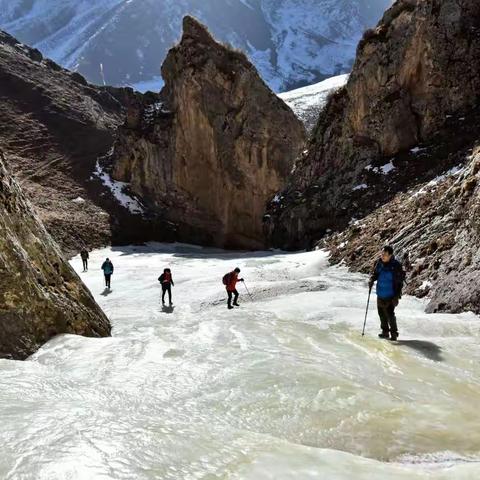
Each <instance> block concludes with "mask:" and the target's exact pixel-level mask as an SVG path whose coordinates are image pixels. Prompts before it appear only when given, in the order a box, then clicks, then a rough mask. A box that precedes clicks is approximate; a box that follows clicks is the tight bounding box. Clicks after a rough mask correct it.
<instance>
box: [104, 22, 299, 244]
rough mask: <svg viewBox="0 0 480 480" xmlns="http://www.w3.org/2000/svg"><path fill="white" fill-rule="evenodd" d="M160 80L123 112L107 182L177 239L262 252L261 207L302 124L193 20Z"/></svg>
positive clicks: (281, 177)
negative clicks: (156, 89)
mask: <svg viewBox="0 0 480 480" xmlns="http://www.w3.org/2000/svg"><path fill="white" fill-rule="evenodd" d="M162 74H163V78H164V79H165V87H164V88H163V90H162V92H161V93H160V97H159V98H155V96H150V97H148V96H147V97H144V98H142V99H141V101H138V102H136V103H134V104H132V105H131V107H130V110H129V114H128V118H127V122H126V123H125V125H124V126H123V127H122V128H121V129H120V134H119V138H118V140H117V142H116V144H115V151H114V154H113V177H114V178H115V179H116V180H119V181H123V182H128V183H130V185H131V189H132V191H133V192H134V193H135V194H136V195H138V196H139V197H140V198H141V199H142V201H143V202H144V204H146V205H147V206H148V207H150V208H151V209H153V210H155V211H157V212H159V213H160V214H162V215H163V216H164V218H165V219H166V220H168V221H171V222H174V223H175V224H176V230H177V239H180V240H184V241H194V242H196V243H201V244H208V245H216V246H221V247H240V248H258V247H261V246H262V245H263V233H262V222H261V219H262V216H263V213H264V210H265V205H266V202H267V200H269V199H270V198H271V197H272V196H273V194H274V193H275V192H276V191H277V190H278V189H279V188H280V187H281V186H282V185H283V183H284V181H285V179H286V177H287V175H288V173H289V172H290V169H291V167H292V165H293V161H294V159H295V157H296V156H297V154H298V153H299V151H300V150H301V148H302V146H303V144H304V140H305V131H304V127H303V125H302V124H301V122H300V121H299V120H298V119H297V118H296V117H295V115H294V114H293V112H292V111H291V110H290V108H289V107H287V105H286V104H285V103H284V102H283V101H282V100H280V99H279V98H278V97H277V96H276V95H274V94H273V93H272V92H271V91H270V90H269V88H268V87H267V86H266V85H265V84H264V83H263V81H262V80H261V79H260V77H259V76H258V73H257V71H256V69H255V68H254V67H253V66H252V65H251V63H250V62H249V61H248V60H247V59H246V57H245V56H244V55H243V54H242V53H240V52H237V51H233V50H231V49H229V48H227V47H225V46H223V45H220V44H219V43H217V42H216V41H215V40H214V39H213V38H212V36H211V35H210V33H209V32H208V31H207V30H206V29H205V27H204V26H203V25H201V24H200V23H198V22H197V21H196V20H195V19H193V18H192V17H186V18H185V19H184V32H183V37H182V40H181V42H180V43H179V44H178V45H177V46H176V47H174V48H173V49H172V50H170V52H169V54H168V56H167V59H166V60H165V63H164V65H163V67H162Z"/></svg>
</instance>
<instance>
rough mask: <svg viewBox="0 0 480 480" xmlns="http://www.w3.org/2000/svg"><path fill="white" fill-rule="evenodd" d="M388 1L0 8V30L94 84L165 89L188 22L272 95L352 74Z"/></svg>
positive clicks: (37, 0) (29, 0)
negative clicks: (234, 56) (203, 29)
mask: <svg viewBox="0 0 480 480" xmlns="http://www.w3.org/2000/svg"><path fill="white" fill-rule="evenodd" d="M391 3H392V0H207V1H199V0H0V28H2V29H4V30H6V31H8V32H9V33H11V34H13V35H14V36H16V37H17V38H19V39H20V40H21V41H22V42H25V43H28V44H30V45H33V46H35V47H37V48H38V49H39V50H41V51H42V53H44V54H45V55H46V56H48V57H51V58H52V59H53V60H55V61H57V62H58V63H60V64H62V65H63V66H65V67H67V68H70V69H75V70H78V71H79V72H81V73H82V74H84V75H85V76H86V77H87V78H88V79H89V80H90V81H92V82H94V83H99V84H101V83H103V82H105V83H108V84H115V85H126V84H130V85H134V86H136V87H137V88H139V89H141V90H145V89H147V88H154V89H156V88H158V87H159V86H160V85H161V78H160V65H161V63H162V61H163V59H164V57H165V55H166V52H167V50H168V49H169V48H170V47H171V46H172V44H174V43H175V42H176V41H177V40H178V38H179V35H180V32H181V20H182V17H183V16H184V15H185V14H187V13H190V14H192V15H194V16H196V17H197V18H199V19H200V20H201V21H202V22H204V23H205V24H207V25H208V26H209V28H210V29H211V31H212V32H213V34H214V35H215V36H216V37H217V38H219V39H221V40H223V41H225V42H228V43H230V44H232V45H233V46H235V47H237V48H240V49H242V50H244V51H246V52H247V54H248V55H249V56H250V58H251V59H252V61H253V62H254V63H255V65H256V66H257V68H258V69H259V71H260V73H261V75H262V76H263V78H264V79H265V80H266V81H267V82H268V83H269V85H270V86H271V87H272V88H273V89H274V90H276V91H285V90H288V89H291V88H296V87H299V86H303V85H308V84H312V83H315V82H318V81H320V80H323V79H325V78H327V77H330V76H333V75H338V74H340V73H345V72H347V71H349V70H350V68H351V65H352V62H353V59H354V56H355V50H356V45H357V43H358V41H359V39H360V37H361V35H362V33H363V31H364V30H365V29H366V28H368V27H369V26H371V25H373V24H374V23H375V22H376V21H377V20H378V18H379V17H380V16H381V14H382V13H383V11H384V9H385V8H386V7H388V6H389V5H390V4H391Z"/></svg>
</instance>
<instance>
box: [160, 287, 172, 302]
mask: <svg viewBox="0 0 480 480" xmlns="http://www.w3.org/2000/svg"><path fill="white" fill-rule="evenodd" d="M167 292H168V301H169V303H170V304H171V303H172V286H171V285H170V283H162V303H165V293H167Z"/></svg>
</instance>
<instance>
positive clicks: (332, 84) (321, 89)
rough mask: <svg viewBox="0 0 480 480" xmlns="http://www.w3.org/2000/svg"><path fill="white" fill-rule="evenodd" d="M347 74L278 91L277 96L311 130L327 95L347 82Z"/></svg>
mask: <svg viewBox="0 0 480 480" xmlns="http://www.w3.org/2000/svg"><path fill="white" fill-rule="evenodd" d="M348 76H349V75H348V74H344V75H338V76H336V77H331V78H328V79H327V80H324V81H323V82H319V83H315V84H314V85H308V86H307V87H302V88H297V89H295V90H291V91H290V92H284V93H280V94H279V95H278V96H279V97H280V98H281V99H282V100H283V101H284V102H285V103H286V104H287V105H289V106H290V108H291V109H292V110H293V111H294V113H295V115H296V116H297V117H298V118H299V119H300V120H301V121H302V122H303V123H304V124H305V127H306V128H307V130H308V131H311V130H312V128H313V127H314V126H315V124H316V123H317V121H318V115H319V113H320V111H321V110H322V109H323V107H324V106H325V105H326V103H327V100H328V96H329V95H330V94H331V93H332V92H334V91H336V90H338V89H339V88H340V87H343V86H344V85H345V84H346V83H347V80H348Z"/></svg>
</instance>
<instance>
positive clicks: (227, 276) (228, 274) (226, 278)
mask: <svg viewBox="0 0 480 480" xmlns="http://www.w3.org/2000/svg"><path fill="white" fill-rule="evenodd" d="M222 282H223V284H224V285H225V286H227V285H228V284H229V283H230V273H226V274H225V275H224V276H223V278H222Z"/></svg>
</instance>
